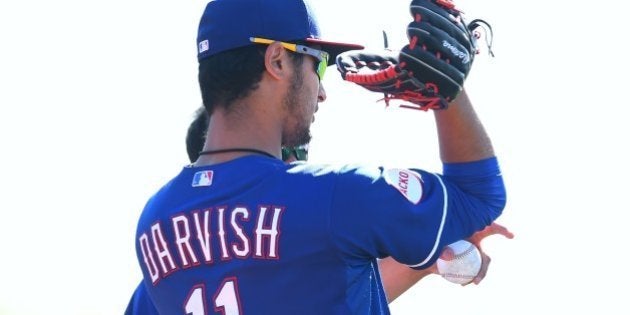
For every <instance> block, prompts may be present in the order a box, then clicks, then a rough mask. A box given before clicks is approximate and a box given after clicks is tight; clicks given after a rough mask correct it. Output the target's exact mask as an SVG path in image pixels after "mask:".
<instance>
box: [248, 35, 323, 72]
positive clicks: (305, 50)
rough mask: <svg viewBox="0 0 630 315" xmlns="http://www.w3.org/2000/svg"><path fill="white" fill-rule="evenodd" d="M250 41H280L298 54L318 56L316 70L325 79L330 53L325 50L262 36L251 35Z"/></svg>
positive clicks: (268, 42)
mask: <svg viewBox="0 0 630 315" xmlns="http://www.w3.org/2000/svg"><path fill="white" fill-rule="evenodd" d="M249 41H250V42H253V43H258V44H267V45H269V44H272V43H274V42H279V43H280V44H282V47H284V48H286V49H288V50H290V51H292V52H295V53H298V54H305V55H309V56H313V57H315V58H317V60H318V61H319V62H318V63H317V65H315V72H317V76H318V77H319V80H320V81H321V80H323V79H324V74H325V73H326V68H327V67H328V56H329V55H328V53H327V52H325V51H321V50H317V49H315V48H311V47H308V46H304V45H299V44H293V43H286V42H280V41H276V40H271V39H266V38H260V37H250V38H249Z"/></svg>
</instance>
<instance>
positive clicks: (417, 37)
mask: <svg viewBox="0 0 630 315" xmlns="http://www.w3.org/2000/svg"><path fill="white" fill-rule="evenodd" d="M410 11H411V15H412V16H413V21H412V22H411V23H409V25H408V26H407V37H408V39H409V43H408V44H407V45H405V46H404V47H403V48H402V50H400V51H398V52H397V51H391V50H387V49H386V50H384V51H378V52H374V51H349V52H346V53H343V54H340V55H339V56H337V60H336V62H337V69H338V70H339V72H341V76H342V78H343V79H344V80H346V81H350V82H354V83H356V84H358V85H360V86H362V87H364V88H366V89H368V90H370V91H374V92H379V93H383V94H384V95H385V98H384V100H385V102H386V103H387V104H388V105H389V100H392V99H400V100H404V101H407V102H411V103H412V104H413V105H406V104H405V105H401V107H407V108H414V109H421V110H428V109H445V108H446V107H447V106H448V103H449V102H450V101H452V100H453V99H455V97H456V96H457V95H458V94H459V93H460V92H461V91H462V88H463V84H464V80H465V79H466V77H467V76H468V73H469V71H470V69H471V66H472V63H473V60H474V56H475V54H477V53H478V52H479V49H478V47H477V39H478V38H480V33H479V32H477V28H478V27H480V26H484V27H486V31H488V32H489V35H490V40H488V36H486V42H487V44H488V51H489V53H490V54H492V50H491V49H490V48H491V38H492V29H491V28H490V25H489V24H488V23H486V22H485V21H483V20H479V19H477V20H474V21H472V22H471V23H468V24H466V23H465V22H464V19H463V16H462V13H461V12H460V11H459V10H457V9H456V8H455V6H454V4H453V3H452V2H451V1H449V0H413V1H412V2H411V6H410ZM486 35H488V33H486Z"/></svg>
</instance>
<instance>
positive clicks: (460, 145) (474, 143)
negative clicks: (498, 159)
mask: <svg viewBox="0 0 630 315" xmlns="http://www.w3.org/2000/svg"><path fill="white" fill-rule="evenodd" d="M434 113H435V120H436V125H437V131H438V139H439V143H440V157H441V158H442V162H444V163H458V162H469V161H478V160H482V159H485V158H488V157H492V156H494V151H493V149H492V143H491V141H490V138H489V137H488V135H487V134H486V131H485V129H484V128H483V125H482V124H481V122H480V121H479V118H478V117H477V114H476V113H475V110H474V109H473V107H472V104H471V103H470V100H469V98H468V95H467V94H466V91H462V92H461V93H460V94H459V95H458V96H457V98H456V99H455V100H454V101H453V102H451V104H450V105H449V108H448V109H446V110H436V111H434Z"/></svg>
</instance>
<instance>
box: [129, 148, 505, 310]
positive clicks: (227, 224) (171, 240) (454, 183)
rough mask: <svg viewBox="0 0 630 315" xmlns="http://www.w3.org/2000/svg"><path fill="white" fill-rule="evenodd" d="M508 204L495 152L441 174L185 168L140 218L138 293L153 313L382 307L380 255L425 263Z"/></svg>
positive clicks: (271, 164) (261, 165)
mask: <svg viewBox="0 0 630 315" xmlns="http://www.w3.org/2000/svg"><path fill="white" fill-rule="evenodd" d="M504 206H505V189H504V185H503V180H502V177H501V173H500V170H499V166H498V163H497V160H496V159H495V158H489V159H485V160H482V161H476V162H470V163H457V164H445V165H444V169H443V175H439V174H434V173H430V172H426V171H423V170H420V169H388V168H378V167H365V166H355V165H345V166H331V165H318V164H313V163H303V162H297V163H292V164H288V165H287V164H284V163H283V162H282V161H280V160H276V159H271V158H268V157H263V156H258V155H249V156H245V157H241V158H238V159H235V160H231V161H228V162H225V163H221V164H216V165H211V166H202V167H185V168H184V169H183V170H182V171H181V172H180V173H179V174H178V175H177V176H176V177H175V178H173V179H172V180H171V181H170V182H168V183H167V184H166V185H165V186H164V187H162V188H161V189H160V190H159V191H158V192H157V193H156V194H155V195H154V196H153V197H152V198H151V199H150V200H149V201H148V203H147V205H146V206H145V208H144V210H143V212H142V214H141V216H140V219H139V223H138V227H137V233H136V240H135V242H136V251H137V255H138V260H139V263H140V266H141V269H142V272H143V276H144V286H140V287H139V290H144V289H142V288H143V287H144V288H145V289H146V291H148V292H147V293H148V296H150V300H152V302H153V305H154V307H155V309H156V310H157V311H159V313H160V314H193V315H205V314H389V310H388V306H387V300H386V297H385V294H384V291H383V286H382V283H381V280H380V275H379V272H378V266H377V259H378V258H384V257H387V256H391V257H393V258H394V259H396V260H397V261H399V262H401V263H404V264H407V265H409V266H410V267H412V268H418V269H423V268H427V267H429V266H431V265H432V264H433V263H434V262H435V261H436V259H437V258H438V256H439V253H440V252H441V250H442V248H443V247H444V246H446V245H448V244H450V243H453V242H455V241H457V240H460V239H464V238H467V237H469V236H470V235H472V234H473V233H474V232H476V231H479V230H481V229H483V228H484V227H486V226H487V225H489V224H490V223H491V222H492V221H494V220H495V219H496V218H497V217H498V216H499V215H500V214H501V212H502V210H503V208H504ZM144 294H145V293H144V292H141V295H144ZM145 298H146V297H145Z"/></svg>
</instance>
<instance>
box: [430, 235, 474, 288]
mask: <svg viewBox="0 0 630 315" xmlns="http://www.w3.org/2000/svg"><path fill="white" fill-rule="evenodd" d="M448 247H450V248H451V249H452V250H453V253H454V254H455V257H454V258H453V259H452V260H448V261H447V260H443V259H441V258H440V259H438V260H437V269H438V273H439V274H440V275H441V276H442V277H443V278H444V279H446V280H448V281H450V282H453V283H458V284H466V283H469V282H471V281H472V280H473V279H474V278H475V276H476V275H477V274H478V273H479V270H481V253H480V252H479V249H478V248H477V246H475V245H474V244H473V243H471V242H468V241H465V240H461V241H457V242H455V243H453V244H451V245H448Z"/></svg>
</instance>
